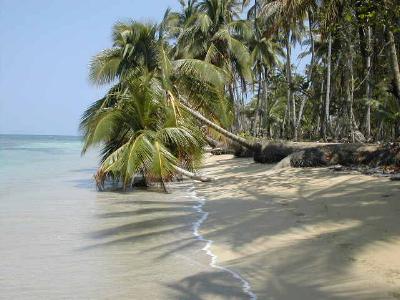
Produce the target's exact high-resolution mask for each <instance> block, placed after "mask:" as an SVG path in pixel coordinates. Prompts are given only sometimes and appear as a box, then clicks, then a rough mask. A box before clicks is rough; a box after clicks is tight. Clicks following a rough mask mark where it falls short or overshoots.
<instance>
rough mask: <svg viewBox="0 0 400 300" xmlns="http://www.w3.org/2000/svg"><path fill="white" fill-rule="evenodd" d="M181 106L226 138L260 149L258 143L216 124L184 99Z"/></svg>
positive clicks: (249, 147)
mask: <svg viewBox="0 0 400 300" xmlns="http://www.w3.org/2000/svg"><path fill="white" fill-rule="evenodd" d="M181 106H182V108H183V109H184V110H186V111H187V112H188V113H190V114H191V115H192V116H193V117H194V118H195V119H197V120H198V121H200V122H201V123H203V124H206V125H207V126H209V127H211V128H212V129H214V130H215V131H217V132H218V133H220V134H222V135H223V136H225V137H226V138H228V139H230V140H232V141H233V142H235V143H238V144H239V145H241V146H243V147H245V148H248V149H251V150H253V151H257V150H258V149H259V145H258V144H257V143H251V142H249V141H247V140H246V139H244V138H242V137H240V136H237V135H235V134H233V133H232V132H229V131H228V130H226V129H224V128H222V127H221V126H219V125H217V124H215V123H214V122H212V121H210V120H209V119H207V118H206V117H204V116H203V115H202V114H200V113H199V112H197V111H195V110H194V109H192V108H191V107H190V106H189V104H187V103H185V102H184V101H182V100H181Z"/></svg>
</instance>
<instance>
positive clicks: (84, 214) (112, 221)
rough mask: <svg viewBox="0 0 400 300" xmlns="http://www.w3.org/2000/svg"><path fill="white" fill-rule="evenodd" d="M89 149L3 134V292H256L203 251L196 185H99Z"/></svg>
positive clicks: (124, 295) (14, 295) (0, 295)
mask: <svg viewBox="0 0 400 300" xmlns="http://www.w3.org/2000/svg"><path fill="white" fill-rule="evenodd" d="M81 148H82V142H81V140H80V138H78V137H66V136H22V135H20V136H17V135H0V257H1V260H0V299H146V298H147V299H200V298H199V297H198V296H197V295H200V294H201V295H207V294H208V295H212V296H210V298H209V299H248V298H249V297H248V295H247V294H246V293H245V291H243V289H242V283H241V282H240V280H238V278H235V276H234V275H235V274H232V272H231V273H230V272H227V271H226V270H224V269H223V268H216V267H215V260H216V258H215V257H212V260H213V261H212V262H211V258H210V250H209V249H204V248H205V247H207V242H208V244H210V241H207V240H206V239H204V238H203V237H202V236H201V235H200V234H199V233H198V232H199V227H200V226H201V225H202V224H201V223H202V222H203V221H205V219H206V215H205V212H204V211H203V210H202V209H201V208H202V205H203V203H202V202H201V201H200V200H199V199H198V198H197V197H196V196H195V194H194V193H193V187H192V183H190V182H183V183H179V184H173V185H172V186H171V189H172V193H170V194H165V193H162V192H157V191H151V192H149V191H143V190H137V191H134V192H130V193H123V192H98V191H97V190H96V188H95V183H94V181H93V178H92V176H93V174H94V172H95V170H96V166H97V163H98V156H97V152H96V151H91V152H89V153H87V154H86V155H85V156H83V157H82V156H81ZM199 221H201V222H200V223H199ZM211 255H212V254H211ZM212 264H214V265H212ZM239 279H240V278H239ZM217 283H223V284H217ZM196 297H197V298H196ZM201 299H208V298H207V297H206V298H204V297H202V298H201Z"/></svg>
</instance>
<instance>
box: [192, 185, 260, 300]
mask: <svg viewBox="0 0 400 300" xmlns="http://www.w3.org/2000/svg"><path fill="white" fill-rule="evenodd" d="M189 192H190V194H191V197H192V198H194V199H197V201H198V204H197V205H194V206H193V209H194V210H195V211H196V213H198V214H200V218H199V219H198V220H197V221H194V222H193V223H192V225H193V227H192V229H193V235H194V236H195V238H196V240H198V241H200V242H204V243H206V245H205V246H204V247H203V248H202V249H201V250H202V251H204V252H205V253H206V254H207V255H208V256H209V257H210V263H209V265H210V267H211V268H214V269H218V270H220V271H223V272H226V273H229V274H230V275H232V277H233V278H235V279H236V280H238V281H239V282H240V283H241V284H242V290H243V292H244V293H245V294H247V295H248V296H249V299H250V300H257V296H256V295H255V294H254V293H253V292H252V289H251V285H250V283H249V282H248V281H247V280H245V279H244V278H243V277H242V276H241V275H240V274H239V273H237V272H235V271H233V270H231V269H229V268H225V267H223V266H221V265H219V264H218V256H217V255H215V254H214V253H213V252H212V250H211V247H212V244H213V242H214V241H212V240H209V239H206V238H204V236H203V235H202V234H201V233H200V231H201V226H202V225H203V223H204V222H205V221H206V220H207V218H208V215H209V212H207V211H204V210H203V208H204V205H205V204H206V201H207V199H206V198H204V197H199V196H198V195H197V193H196V189H195V187H194V186H193V189H192V190H190V191H189Z"/></svg>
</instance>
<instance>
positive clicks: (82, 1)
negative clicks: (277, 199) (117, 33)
mask: <svg viewBox="0 0 400 300" xmlns="http://www.w3.org/2000/svg"><path fill="white" fill-rule="evenodd" d="M168 7H171V8H176V9H177V8H178V7H179V2H178V1H177V0H148V1H143V0H113V1H110V0H20V1H18V0H0V41H1V42H0V134H50V135H52V134H54V135H78V134H79V132H78V124H79V118H80V116H81V114H82V112H83V111H84V110H85V108H86V107H88V106H89V105H90V103H91V102H93V101H94V100H97V99H98V98H100V97H101V96H102V95H103V94H104V92H105V88H99V87H96V86H93V85H92V84H90V83H89V80H88V64H89V61H90V59H91V57H92V56H93V55H95V54H96V53H98V52H99V51H101V50H102V49H104V48H107V47H110V46H111V27H112V25H113V24H114V23H115V22H116V21H118V20H121V21H124V20H129V19H135V20H139V21H155V22H156V21H158V20H160V19H161V18H162V16H163V14H164V12H165V9H167V8H168Z"/></svg>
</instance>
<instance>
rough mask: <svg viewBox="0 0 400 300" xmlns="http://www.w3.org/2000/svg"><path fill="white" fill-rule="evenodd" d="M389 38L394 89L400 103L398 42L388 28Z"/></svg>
mask: <svg viewBox="0 0 400 300" xmlns="http://www.w3.org/2000/svg"><path fill="white" fill-rule="evenodd" d="M387 35H388V40H389V53H390V59H391V62H390V64H391V67H392V72H393V77H394V78H393V80H394V91H395V94H396V97H397V100H398V101H399V104H400V70H399V61H398V59H397V51H396V44H395V41H394V35H393V32H391V31H390V30H388V32H387Z"/></svg>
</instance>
